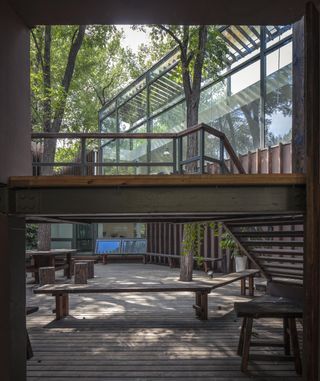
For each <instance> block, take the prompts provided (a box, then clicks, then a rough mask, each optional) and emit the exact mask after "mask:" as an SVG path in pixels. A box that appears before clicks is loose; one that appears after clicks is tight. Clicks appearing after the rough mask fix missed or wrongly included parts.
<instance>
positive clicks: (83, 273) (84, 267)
mask: <svg viewBox="0 0 320 381" xmlns="http://www.w3.org/2000/svg"><path fill="white" fill-rule="evenodd" d="M87 280H88V263H87V262H75V264H74V283H75V284H86V283H87Z"/></svg>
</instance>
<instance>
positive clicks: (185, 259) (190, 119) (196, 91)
mask: <svg viewBox="0 0 320 381" xmlns="http://www.w3.org/2000/svg"><path fill="white" fill-rule="evenodd" d="M189 33H190V31H189V27H188V26H185V27H184V36H183V41H182V45H181V46H180V48H181V64H182V79H183V87H184V92H185V96H186V105H187V128H191V127H193V126H195V125H197V124H198V118H199V104H200V90H201V80H202V69H203V63H204V58H205V51H206V44H207V36H208V29H207V26H205V25H201V26H200V27H199V30H198V48H197V53H196V55H195V57H194V66H193V76H192V81H191V75H190V68H189V66H190V60H191V59H192V58H193V57H191V56H190V55H189V54H188V44H189ZM187 139H188V140H187V158H192V157H194V156H197V155H198V152H199V150H198V134H197V133H195V134H192V135H189V136H188V138H187ZM186 171H187V172H189V173H194V172H197V171H198V165H197V162H193V163H190V164H188V165H187V166H186ZM187 231H188V229H184V232H183V240H184V241H185V240H186V239H188V238H187V237H186V234H187V233H186V232H187ZM193 257H194V253H193V251H192V250H191V251H190V252H188V253H186V254H185V253H184V254H182V255H181V257H180V280H181V281H185V282H191V281H192V273H193V262H194V259H193Z"/></svg>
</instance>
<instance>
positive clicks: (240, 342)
mask: <svg viewBox="0 0 320 381" xmlns="http://www.w3.org/2000/svg"><path fill="white" fill-rule="evenodd" d="M246 323H247V318H243V319H242V325H241V331H240V337H239V344H238V350H237V354H238V355H239V356H242V352H243V340H244V332H245V327H246Z"/></svg>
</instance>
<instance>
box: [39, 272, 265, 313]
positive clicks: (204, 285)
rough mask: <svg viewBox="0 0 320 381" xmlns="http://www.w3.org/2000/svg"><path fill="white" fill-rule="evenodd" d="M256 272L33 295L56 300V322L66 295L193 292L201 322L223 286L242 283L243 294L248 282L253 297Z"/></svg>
mask: <svg viewBox="0 0 320 381" xmlns="http://www.w3.org/2000/svg"><path fill="white" fill-rule="evenodd" d="M258 273H259V270H246V271H243V272H239V273H232V274H227V275H224V276H221V277H216V278H213V279H207V280H204V279H203V278H201V279H197V278H195V280H194V281H193V282H179V281H176V282H171V283H167V284H165V283H162V282H161V281H160V282H159V283H158V284H156V283H155V284H154V285H152V286H151V285H150V284H133V285H130V286H128V285H126V284H124V285H121V284H120V285H118V284H117V285H112V284H110V285H108V286H106V285H104V284H94V283H89V284H83V285H77V284H70V283H67V284H55V285H45V286H42V287H39V288H37V289H35V290H34V291H33V292H34V293H35V294H50V295H52V296H54V297H55V300H56V308H55V312H56V320H60V319H62V318H64V317H66V316H68V315H69V294H108V293H110V294H116V293H139V292H141V293H149V292H158V293H164V292H194V293H195V304H194V305H193V308H194V309H195V312H196V316H197V317H198V318H199V319H201V320H207V319H208V294H209V293H210V292H211V291H212V290H214V289H216V288H218V287H223V286H226V285H228V284H230V283H233V282H236V281H239V280H240V281H241V284H244V285H243V286H242V287H241V294H242V295H244V294H245V290H246V287H245V282H246V279H249V294H250V295H252V296H253V292H254V287H253V286H254V280H253V279H254V276H255V275H256V274H258Z"/></svg>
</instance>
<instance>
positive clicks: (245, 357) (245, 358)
mask: <svg viewBox="0 0 320 381" xmlns="http://www.w3.org/2000/svg"><path fill="white" fill-rule="evenodd" d="M246 320H247V321H246V326H245V332H244V340H243V350H242V361H241V372H246V371H247V369H248V362H249V352H250V341H251V333H252V323H253V318H247V319H246Z"/></svg>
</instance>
